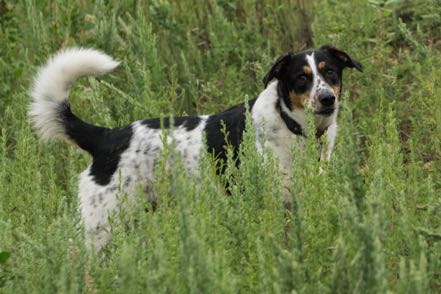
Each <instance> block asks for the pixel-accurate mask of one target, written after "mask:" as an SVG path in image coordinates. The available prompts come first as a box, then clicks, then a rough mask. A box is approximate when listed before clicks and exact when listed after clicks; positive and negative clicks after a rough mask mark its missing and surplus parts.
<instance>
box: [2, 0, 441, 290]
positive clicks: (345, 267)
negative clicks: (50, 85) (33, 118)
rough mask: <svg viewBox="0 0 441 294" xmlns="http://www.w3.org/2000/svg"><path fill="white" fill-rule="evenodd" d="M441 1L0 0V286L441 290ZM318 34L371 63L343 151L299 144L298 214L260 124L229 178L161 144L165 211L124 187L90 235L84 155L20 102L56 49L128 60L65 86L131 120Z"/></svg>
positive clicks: (245, 84)
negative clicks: (82, 200)
mask: <svg viewBox="0 0 441 294" xmlns="http://www.w3.org/2000/svg"><path fill="white" fill-rule="evenodd" d="M440 12H441V2H440V1H439V0H426V1H422V0H418V1H406V0H401V1H362V0H355V1H330V0H316V1H314V2H310V1H282V0H277V1H268V0H259V1H237V2H231V1H221V0H218V1H190V0H180V1H178V0H169V1H158V0H151V1H146V2H143V1H113V0H110V1H101V0H98V1H95V2H94V3H92V2H91V1H83V0H81V1H73V0H68V1H37V0H19V1H9V0H0V118H1V123H0V232H1V233H0V292H4V293H34V292H38V293H65V292H69V293H76V292H88V293H97V292H112V293H113V292H127V293H144V292H147V293H150V292H151V293H156V292H174V293H187V292H202V293H213V292H214V293H217V292H222V293H231V292H233V293H234V292H244V293H246V292H251V293H254V292H270V293H272V292H276V293H285V292H294V291H295V292H302V293H322V292H332V293H346V292H351V293H354V292H356V293H385V292H398V293H430V292H433V293H436V292H439V291H440V290H441V200H440V195H441V115H440V112H441V99H440V97H441V87H440V78H439V77H441V53H440V50H441V42H440V41H441V40H440V38H439V36H440V30H439V28H440V27H441V26H440V25H441V19H440V17H439V15H441V14H440ZM325 43H332V44H334V45H335V46H337V47H340V48H342V49H344V50H346V51H347V52H349V53H350V54H351V56H353V57H355V58H357V59H359V60H360V61H361V63H363V65H364V73H363V74H359V73H352V72H350V71H348V72H346V73H345V78H344V87H345V95H344V97H343V100H342V109H341V111H340V117H339V125H340V130H339V135H338V139H337V144H336V148H335V153H334V154H333V158H332V160H331V161H330V162H329V163H323V162H321V163H319V162H317V158H318V152H317V146H316V142H314V141H310V142H308V144H307V147H306V148H305V149H304V150H302V151H299V150H293V152H294V154H295V159H294V163H293V174H294V176H293V178H292V191H293V193H292V197H293V209H292V211H291V212H286V211H285V210H284V208H283V205H282V198H281V191H280V185H279V183H280V175H279V174H278V170H277V167H276V164H275V162H274V159H273V158H272V156H271V154H266V156H265V157H264V158H263V157H262V156H261V155H259V154H258V153H257V151H256V150H255V145H254V137H253V132H252V130H248V132H247V133H246V135H245V139H244V145H243V147H242V149H241V155H240V160H241V167H240V169H237V168H236V167H235V166H234V164H230V165H229V166H228V168H227V169H226V172H225V174H224V175H223V176H217V175H216V172H215V169H214V164H213V160H212V158H211V157H210V155H209V154H206V155H205V157H204V159H203V160H202V162H201V165H200V169H201V173H200V174H201V177H200V178H198V179H194V178H192V177H191V176H189V175H186V174H185V173H184V172H183V169H182V167H180V166H179V165H178V166H175V167H173V168H172V169H170V168H168V167H167V166H168V165H167V164H165V159H164V162H163V164H162V165H160V167H159V171H160V172H158V173H157V179H156V187H157V193H158V207H157V210H156V211H155V212H152V209H148V211H149V212H146V209H145V208H149V205H150V204H149V203H147V202H146V201H145V199H144V198H143V197H142V193H140V195H138V196H139V197H138V198H139V199H138V202H137V203H138V205H132V204H131V203H130V202H127V201H126V200H125V198H124V195H122V200H121V201H122V203H121V207H122V208H123V209H122V212H121V214H119V215H113V216H112V222H113V226H112V232H113V236H114V237H113V239H112V241H111V243H110V244H109V246H107V247H106V249H105V250H104V252H101V253H99V254H95V253H93V252H90V251H89V250H87V248H85V246H84V240H83V234H82V227H81V222H80V220H79V214H78V211H77V198H76V194H77V184H76V177H77V175H78V173H79V172H80V171H82V170H83V169H84V168H85V167H86V166H87V164H88V162H89V161H90V158H88V156H87V155H85V154H84V153H82V152H81V151H79V150H78V149H77V148H76V147H74V146H71V145H68V144H65V143H52V144H39V142H38V139H37V138H36V137H35V135H34V134H33V133H32V132H31V130H30V127H29V124H28V121H27V118H26V109H27V105H28V103H29V96H28V90H29V87H30V83H31V79H32V77H33V75H34V74H35V72H36V70H37V66H38V65H40V64H42V63H43V62H44V61H45V60H46V58H47V57H48V56H49V55H50V54H51V53H53V52H55V51H57V50H58V49H60V48H62V47H71V46H91V47H95V48H99V49H102V50H104V51H105V52H107V53H109V54H111V55H113V56H115V57H116V58H117V59H119V60H121V61H122V65H121V67H120V68H119V69H118V70H116V71H115V72H114V73H112V74H110V75H108V76H106V77H104V78H102V79H100V80H97V79H85V80H82V81H80V82H78V83H77V84H76V85H75V87H74V89H73V92H72V93H71V96H72V100H71V101H72V105H73V106H72V107H73V109H74V112H75V113H76V114H78V115H79V116H80V117H81V118H84V119H86V120H87V121H90V122H92V123H94V124H98V125H106V126H119V125H124V124H128V123H130V122H131V121H133V120H136V119H142V118H147V117H157V116H160V115H165V114H170V113H173V114H175V115H178V114H194V113H213V112H216V111H220V110H222V109H225V108H226V107H228V106H231V105H234V104H237V103H241V102H243V101H245V100H246V99H250V98H254V97H255V96H256V95H258V93H259V91H261V90H262V88H263V85H262V84H261V78H262V76H263V75H264V73H265V71H266V70H267V69H268V68H269V66H270V65H271V62H272V61H273V60H274V59H275V58H276V57H277V56H278V55H279V54H281V53H283V52H284V51H287V50H293V51H298V50H302V49H305V48H307V47H310V46H315V47H318V46H320V45H323V44H325ZM167 152H173V151H172V150H169V151H167ZM164 158H166V157H164ZM229 160H230V163H232V159H231V158H230V159H229ZM227 180H228V181H229V183H230V186H229V191H230V194H231V195H227V194H226V193H225V191H224V190H223V189H222V188H220V187H221V186H222V184H221V183H222V182H225V181H227ZM117 220H123V221H117Z"/></svg>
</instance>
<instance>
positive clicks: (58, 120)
mask: <svg viewBox="0 0 441 294" xmlns="http://www.w3.org/2000/svg"><path fill="white" fill-rule="evenodd" d="M118 64H119V63H118V62H117V61H115V60H114V59H113V58H111V57H110V56H108V55H106V54H105V53H103V52H101V51H97V50H94V49H84V48H72V49H66V50H62V51H60V52H59V53H57V54H56V55H54V56H53V57H52V58H50V59H49V61H48V62H47V64H46V65H44V66H43V67H42V68H41V69H40V70H39V72H38V74H37V75H36V77H35V79H34V82H33V87H32V90H31V97H32V101H31V104H30V109H29V117H30V120H31V124H32V127H33V129H34V130H35V131H36V132H37V133H38V135H39V137H40V138H41V139H42V140H52V139H67V140H69V141H71V142H73V143H74V144H76V145H77V146H78V147H80V148H81V149H83V150H85V151H87V152H88V153H89V154H90V155H91V156H92V158H93V160H92V163H91V165H89V167H88V168H87V169H86V170H85V171H83V172H82V173H81V174H80V176H79V193H78V197H79V204H80V211H81V217H82V221H83V223H84V228H85V240H86V242H87V243H88V244H89V246H91V247H93V248H95V249H96V250H100V249H101V248H102V247H103V246H104V245H105V244H106V243H107V242H108V240H109V238H110V233H109V220H108V219H109V216H110V214H111V213H114V212H117V211H118V193H119V190H120V187H122V189H123V191H124V192H125V193H127V194H128V195H131V194H134V193H135V188H136V187H137V186H139V185H141V186H143V187H144V191H146V193H147V194H149V195H148V197H150V200H151V201H152V202H155V201H156V200H155V197H156V196H155V195H154V192H152V191H153V190H154V189H153V181H154V171H155V165H156V162H157V158H158V156H160V153H161V150H162V148H163V146H164V142H163V138H162V128H165V129H168V130H169V133H170V134H169V136H168V138H167V142H166V143H165V144H171V142H172V141H173V146H174V148H176V151H177V152H178V153H179V154H180V155H181V157H182V161H183V164H184V166H185V168H186V169H187V170H188V171H189V172H191V173H197V170H198V162H199V159H200V155H201V150H202V149H203V148H208V151H209V152H210V153H212V154H213V155H214V156H215V157H216V158H217V159H219V160H224V161H225V160H226V149H225V146H226V145H230V146H232V148H233V150H234V153H235V156H237V150H238V148H239V145H240V144H241V141H242V135H243V132H244V129H245V114H246V111H247V109H249V111H250V112H251V118H252V123H253V126H254V128H255V132H256V146H257V148H258V150H262V149H263V148H266V147H269V149H270V150H272V152H273V153H274V155H275V156H276V158H277V159H278V161H279V164H280V169H281V171H282V174H283V175H284V179H285V180H284V188H285V189H286V191H287V193H288V194H289V179H290V170H291V162H292V158H291V145H292V143H293V141H295V140H305V138H306V134H307V133H306V127H307V117H306V110H307V109H309V110H312V112H313V115H314V124H315V128H316V130H315V133H316V137H321V136H322V135H325V134H326V141H327V150H324V151H323V152H322V153H323V154H322V155H321V158H322V159H323V158H324V159H329V158H330V156H331V153H332V150H333V148H334V141H335V136H336V133H337V114H338V109H339V100H340V97H341V94H342V72H343V69H345V68H355V69H357V70H359V71H362V65H361V64H360V63H359V62H358V61H356V60H354V59H353V58H351V57H350V56H349V55H348V54H347V53H346V52H344V51H342V50H340V49H337V48H335V47H333V46H330V45H325V46H323V47H321V48H319V49H318V50H310V51H304V52H300V53H297V54H294V53H292V52H289V53H286V54H284V55H282V56H281V57H279V58H278V59H277V60H276V61H275V63H274V64H273V66H272V67H271V69H270V70H269V71H268V73H267V74H266V75H265V77H264V78H263V83H264V85H265V89H264V90H263V91H262V92H261V93H260V95H258V97H257V98H256V99H252V100H249V101H248V102H247V103H242V104H239V105H236V106H234V107H232V108H230V109H228V110H226V111H224V112H220V113H217V114H213V115H201V116H199V115H195V116H183V117H175V118H174V119H170V118H165V119H163V120H162V121H161V120H160V119H159V118H154V119H146V120H139V121H135V122H133V123H132V124H130V125H128V126H125V127H121V128H113V129H110V128H105V127H99V126H94V125H92V124H89V123H87V122H85V121H83V120H81V119H80V118H78V117H77V116H76V115H75V114H74V113H73V112H72V110H71V107H70V104H69V89H70V86H71V85H72V83H73V82H74V81H75V80H77V79H78V78H80V77H82V76H100V75H103V74H106V73H108V72H110V71H112V70H113V69H115V68H116V67H117V66H118ZM245 104H248V105H245ZM204 138H205V139H204ZM204 140H205V143H204Z"/></svg>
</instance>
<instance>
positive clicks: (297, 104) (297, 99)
mask: <svg viewBox="0 0 441 294" xmlns="http://www.w3.org/2000/svg"><path fill="white" fill-rule="evenodd" d="M308 99H309V91H306V92H305V93H303V94H296V93H295V92H294V91H290V92H289V100H290V101H291V109H292V110H296V109H304V108H305V104H306V102H307V101H308Z"/></svg>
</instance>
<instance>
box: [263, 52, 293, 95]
mask: <svg viewBox="0 0 441 294" xmlns="http://www.w3.org/2000/svg"><path fill="white" fill-rule="evenodd" d="M291 55H292V53H291V52H288V53H285V54H283V55H282V56H280V57H279V58H278V59H277V60H276V62H275V63H274V65H273V66H272V67H271V69H270V70H269V72H268V73H267V74H266V75H265V76H264V77H263V80H262V82H263V84H264V85H265V88H266V86H268V83H269V82H271V80H272V79H274V78H279V77H280V74H281V73H282V72H283V69H284V68H285V66H286V65H287V64H288V63H289V61H290V60H291Z"/></svg>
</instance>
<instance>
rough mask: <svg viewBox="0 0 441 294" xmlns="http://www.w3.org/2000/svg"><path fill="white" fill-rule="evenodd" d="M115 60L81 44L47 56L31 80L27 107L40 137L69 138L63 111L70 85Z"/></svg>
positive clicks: (98, 72)
mask: <svg viewBox="0 0 441 294" xmlns="http://www.w3.org/2000/svg"><path fill="white" fill-rule="evenodd" d="M118 64H119V63H118V62H117V61H115V60H113V59H112V58H111V57H110V56H108V55H106V54H104V53H102V52H99V51H96V50H93V49H83V48H72V49H66V50H63V51H60V52H59V53H57V54H56V55H54V56H53V57H52V58H50V59H49V61H48V62H47V64H46V65H45V66H43V67H42V68H41V69H40V71H39V72H38V74H37V76H36V78H35V80H34V84H33V88H32V92H31V96H32V103H31V105H30V109H29V116H30V119H31V123H32V126H33V128H34V129H35V131H36V132H37V133H38V134H39V136H40V137H41V139H42V140H51V139H60V138H69V136H68V134H67V130H66V125H65V118H64V116H65V115H64V111H65V109H66V107H68V105H69V103H68V99H69V89H70V86H71V85H72V83H73V82H74V81H75V80H77V79H78V78H80V77H82V76H99V75H103V74H105V73H107V72H109V71H111V70H113V69H114V68H116V67H117V66H118ZM70 139H72V138H70Z"/></svg>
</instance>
